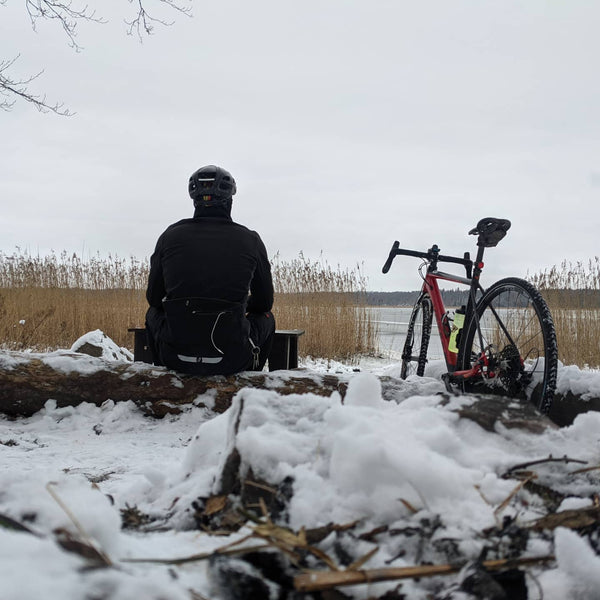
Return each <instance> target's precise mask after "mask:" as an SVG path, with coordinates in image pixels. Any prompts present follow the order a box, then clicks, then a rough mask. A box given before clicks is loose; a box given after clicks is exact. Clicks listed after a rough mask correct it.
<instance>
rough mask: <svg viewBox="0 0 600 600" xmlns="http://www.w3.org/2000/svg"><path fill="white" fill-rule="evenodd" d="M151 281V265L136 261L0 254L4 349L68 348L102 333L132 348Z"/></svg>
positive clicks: (0, 335)
mask: <svg viewBox="0 0 600 600" xmlns="http://www.w3.org/2000/svg"><path fill="white" fill-rule="evenodd" d="M147 279H148V262H147V261H138V260H136V259H134V258H130V259H129V260H126V259H123V258H120V257H118V256H110V255H109V256H108V257H107V258H102V257H100V256H93V257H91V258H89V259H87V260H84V259H82V258H81V257H79V256H77V255H75V254H73V255H69V254H67V253H65V252H63V253H61V254H59V255H57V254H55V253H53V254H50V255H48V256H42V257H40V256H31V255H30V254H28V253H26V252H17V253H14V254H11V255H7V254H4V253H1V252H0V343H2V345H3V346H4V347H7V348H11V349H18V350H22V349H26V348H32V349H35V350H47V349H55V348H68V347H70V346H71V345H72V344H73V342H74V341H75V340H76V339H77V338H78V337H80V336H82V335H83V334H84V333H86V332H88V331H92V330H94V329H101V330H102V331H104V332H105V333H106V334H107V335H108V336H109V337H111V338H112V339H113V340H115V342H117V343H118V344H119V345H121V346H125V347H131V346H132V344H133V339H132V334H129V333H128V332H127V328H128V327H134V326H140V325H141V324H143V323H144V314H145V310H146V306H145V298H144V290H145V287H146V283H147Z"/></svg>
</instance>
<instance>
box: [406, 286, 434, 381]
mask: <svg viewBox="0 0 600 600" xmlns="http://www.w3.org/2000/svg"><path fill="white" fill-rule="evenodd" d="M432 314H433V310H432V304H431V298H430V297H429V296H428V295H427V294H425V295H423V296H421V297H420V298H419V299H418V300H417V303H416V304H415V306H414V308H413V310H412V313H411V315H410V319H409V321H408V330H407V332H406V341H405V342H404V348H403V350H402V367H401V369H400V377H401V378H402V379H406V378H407V377H408V376H409V375H418V376H419V377H422V376H423V373H424V372H425V364H426V363H427V349H428V347H429V338H430V337H431V319H432Z"/></svg>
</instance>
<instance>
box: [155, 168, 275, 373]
mask: <svg viewBox="0 0 600 600" xmlns="http://www.w3.org/2000/svg"><path fill="white" fill-rule="evenodd" d="M188 189H189V194H190V196H191V198H192V200H193V201H194V207H195V211H194V217H193V218H192V219H183V220H181V221H179V222H177V223H174V224H173V225H171V226H170V227H168V228H167V229H166V231H165V232H164V233H163V234H162V235H161V236H160V237H159V239H158V242H157V244H156V249H155V251H154V254H153V255H152V257H151V259H150V274H149V277H148V289H147V290H146V298H147V300H148V304H149V305H150V307H149V309H148V311H147V313H146V330H147V336H148V345H149V346H150V349H151V351H152V355H153V357H154V364H156V365H164V366H166V367H169V368H170V369H174V370H175V371H179V372H182V373H190V374H194V375H229V374H232V373H237V372H239V371H245V370H262V368H263V366H264V364H265V361H266V360H267V357H268V356H269V352H270V349H271V345H272V342H273V335H274V332H275V319H274V317H273V314H272V313H271V309H272V307H273V280H272V277H271V266H270V264H269V259H268V258H267V251H266V249H265V246H264V244H263V242H262V240H261V238H260V236H259V235H258V233H256V232H255V231H251V230H250V229H248V228H246V227H244V226H243V225H240V224H238V223H235V222H234V221H233V220H232V219H231V205H232V197H233V195H234V194H235V193H236V183H235V180H234V179H233V177H232V176H231V174H230V173H229V172H228V171H226V170H225V169H222V168H220V167H216V166H214V165H209V166H206V167H202V168H201V169H198V170H197V171H196V172H195V173H193V174H192V176H191V177H190V180H189V188H188Z"/></svg>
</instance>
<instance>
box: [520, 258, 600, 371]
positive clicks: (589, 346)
mask: <svg viewBox="0 0 600 600" xmlns="http://www.w3.org/2000/svg"><path fill="white" fill-rule="evenodd" d="M530 280H531V281H532V283H533V284H534V285H535V286H536V287H537V288H538V289H539V290H540V291H541V292H542V294H543V296H544V298H545V299H546V302H547V303H548V306H549V307H550V311H551V313H552V317H553V319H554V324H555V327H556V335H557V339H558V352H559V358H560V360H561V361H562V362H563V363H565V364H575V365H579V366H580V367H584V366H589V367H599V366H600V258H598V257H597V256H596V257H595V259H594V260H589V261H588V262H587V263H583V262H577V263H570V262H567V261H563V262H562V263H561V264H560V266H556V265H555V266H553V267H552V268H551V269H549V270H546V271H543V272H541V273H538V274H536V275H534V276H532V277H530Z"/></svg>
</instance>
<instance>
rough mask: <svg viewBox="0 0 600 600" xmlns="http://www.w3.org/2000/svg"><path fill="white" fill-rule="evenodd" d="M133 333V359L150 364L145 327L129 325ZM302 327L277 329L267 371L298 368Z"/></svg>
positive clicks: (150, 357)
mask: <svg viewBox="0 0 600 600" xmlns="http://www.w3.org/2000/svg"><path fill="white" fill-rule="evenodd" d="M127 331H129V332H130V333H133V360H135V361H139V362H145V363H150V364H152V352H150V347H149V346H148V341H147V339H146V328H145V327H130V328H129V329H128V330H127ZM303 334H304V329H277V330H276V331H275V337H274V339H273V347H272V348H271V353H270V354H269V358H268V365H269V371H281V370H284V369H296V368H298V338H299V337H300V336H301V335H303Z"/></svg>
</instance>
